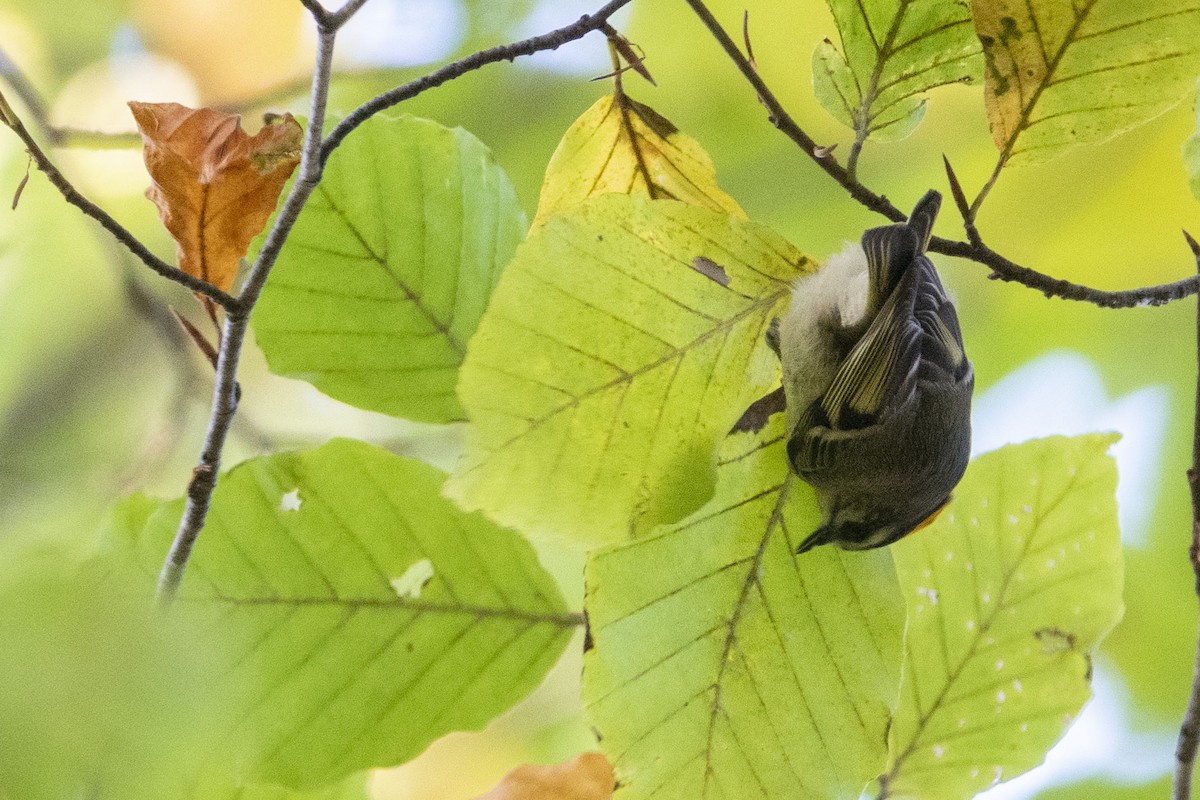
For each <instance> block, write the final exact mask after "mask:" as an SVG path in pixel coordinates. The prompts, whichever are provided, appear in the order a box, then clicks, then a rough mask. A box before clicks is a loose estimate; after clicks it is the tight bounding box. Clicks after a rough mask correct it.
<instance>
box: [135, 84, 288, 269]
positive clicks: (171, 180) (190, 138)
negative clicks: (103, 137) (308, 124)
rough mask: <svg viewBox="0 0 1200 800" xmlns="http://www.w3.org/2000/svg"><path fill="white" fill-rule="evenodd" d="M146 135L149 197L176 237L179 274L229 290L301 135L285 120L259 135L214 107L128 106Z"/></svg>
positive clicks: (268, 211)
mask: <svg viewBox="0 0 1200 800" xmlns="http://www.w3.org/2000/svg"><path fill="white" fill-rule="evenodd" d="M129 108H130V110H132V111H133V116H134V119H135V120H137V125H138V130H140V131H141V133H142V143H143V154H144V156H145V159H146V170H147V171H148V172H149V173H150V178H151V180H152V181H153V183H152V184H151V186H150V188H149V189H147V190H146V196H147V197H148V198H150V200H151V201H152V202H153V203H154V205H156V206H158V214H159V217H161V218H162V221H163V225H165V226H166V228H167V230H168V231H169V232H170V233H171V236H173V237H174V238H175V242H176V245H177V249H178V258H179V268H180V269H182V270H183V271H184V272H187V273H188V274H189V275H194V276H196V277H197V278H201V279H203V280H206V281H208V282H209V283H211V284H213V285H214V286H217V287H219V288H221V289H224V290H225V291H228V290H229V289H230V287H232V286H233V280H234V278H235V277H236V276H237V268H238V262H239V261H240V260H241V258H242V257H243V256H245V255H246V251H247V250H248V249H249V247H250V240H251V239H253V238H254V237H255V236H256V235H258V233H259V232H261V231H262V229H263V227H264V226H265V225H266V224H267V220H268V219H269V218H270V216H271V213H272V212H273V211H274V210H275V203H276V201H278V199H279V193H280V192H281V191H282V190H283V185H284V184H285V183H286V182H287V179H288V178H289V177H291V174H292V171H293V170H295V168H296V165H297V164H298V163H300V148H301V142H302V140H303V136H304V133H303V130H302V129H301V127H300V123H299V122H297V121H296V120H295V118H293V117H292V115H291V114H284V115H283V116H282V117H281V118H279V119H278V121H277V122H275V123H274V124H269V125H267V126H266V127H264V128H263V129H262V130H260V131H259V132H258V133H257V134H255V135H254V136H250V135H249V134H247V133H246V132H245V131H244V130H242V125H241V121H240V119H239V118H238V117H236V116H230V115H229V114H224V113H222V112H220V111H216V110H214V109H211V108H200V109H193V108H187V107H186V106H181V105H179V104H178V103H130V104H129Z"/></svg>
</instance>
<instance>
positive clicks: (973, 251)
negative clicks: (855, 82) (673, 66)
mask: <svg viewBox="0 0 1200 800" xmlns="http://www.w3.org/2000/svg"><path fill="white" fill-rule="evenodd" d="M685 2H686V3H687V4H688V5H689V6H690V7H691V8H692V10H693V11H694V12H695V14H696V16H697V17H699V18H700V21H701V22H702V23H704V25H705V27H706V28H708V30H709V33H711V34H712V37H713V38H714V39H715V40H716V41H717V43H718V44H719V45H721V48H722V49H723V50H724V51H725V53H726V54H727V55H728V56H729V58H730V60H731V61H733V63H734V65H735V66H736V67H737V68H738V70H739V71H740V72H741V73H742V75H743V76H744V77H745V78H746V81H747V83H749V84H750V85H751V86H752V87H753V88H754V91H755V92H757V93H758V98H759V100H760V101H761V102H762V104H763V105H764V106H765V107H766V109H767V112H768V114H769V118H770V121H771V124H772V125H774V126H775V127H776V128H778V129H779V130H780V131H781V132H782V133H783V134H784V135H786V136H787V137H788V138H789V139H791V140H792V141H794V142H795V143H796V144H798V145H799V146H800V149H802V150H803V151H804V152H805V153H806V154H807V155H808V157H809V158H811V159H812V160H813V161H814V162H815V163H816V165H817V166H818V167H820V168H821V169H822V170H824V171H825V173H826V174H827V175H829V177H831V178H833V179H834V180H835V181H836V182H837V183H838V185H839V186H841V187H842V188H843V189H845V190H846V192H847V194H849V195H850V196H851V197H852V198H854V199H855V200H857V201H858V202H859V203H860V204H862V205H863V206H864V207H866V208H868V209H870V210H871V211H874V212H876V213H877V214H880V215H881V216H884V217H886V218H887V219H889V220H891V221H892V222H902V221H903V220H904V219H905V216H904V214H903V213H901V212H900V210H899V209H897V208H896V207H895V206H894V205H892V203H891V201H889V200H888V199H887V198H886V197H884V196H883V195H880V194H876V193H875V192H874V191H872V190H871V189H870V188H868V187H867V186H866V185H864V184H863V183H862V182H860V181H859V180H858V179H857V178H855V177H854V176H853V175H852V174H851V173H850V171H849V170H847V169H846V168H844V167H842V166H841V165H840V164H838V163H837V161H836V160H834V158H833V156H832V154H831V153H830V151H829V149H828V148H823V147H819V146H818V145H817V144H816V142H814V141H813V139H812V137H810V136H809V135H808V134H807V133H805V132H804V130H803V129H802V128H801V127H800V126H799V125H798V124H796V121H795V120H793V119H792V118H791V117H790V116H789V115H788V113H787V112H786V111H785V110H784V108H783V106H782V105H781V104H780V102H779V100H778V99H777V98H776V97H775V95H774V94H773V93H772V92H771V90H770V89H769V88H768V87H767V85H766V83H764V82H763V80H762V78H761V77H759V75H758V72H757V71H756V70H755V69H754V67H753V66H752V65H751V64H750V62H749V61H748V60H747V59H746V57H745V56H744V55H742V52H741V50H739V49H738V47H737V45H736V44H734V42H733V39H731V38H730V37H729V34H728V33H726V31H725V29H724V28H723V27H722V26H721V23H720V22H718V21H717V19H716V18H715V17H714V16H713V15H712V12H711V11H709V10H708V7H707V6H706V5H705V4H704V0H685ZM992 182H994V176H993V180H992V181H990V182H989V187H990V183H992ZM952 188H953V184H952ZM959 191H960V192H961V187H960V190H959ZM964 220H965V221H967V222H969V223H970V225H971V227H970V228H968V236H971V235H972V231H973V230H974V227H973V226H974V213H973V212H972V211H970V210H968V211H967V213H966V214H964ZM975 236H976V239H975V240H974V241H966V242H962V241H957V240H954V239H943V238H941V237H938V236H935V237H933V239H931V240H930V242H929V250H931V251H932V252H935V253H941V254H943V255H948V256H955V257H957V258H963V259H966V260H968V261H974V262H975V263H977V264H982V265H984V266H986V267H989V268H990V269H991V275H990V276H989V277H991V278H993V279H995V280H1002V281H1012V282H1014V283H1020V284H1021V285H1023V286H1028V287H1029V288H1031V289H1036V290H1038V291H1040V292H1041V293H1042V294H1044V295H1046V296H1047V297H1058V298H1060V299H1063V300H1078V301H1082V302H1086V303H1092V304H1093V305H1097V306H1100V307H1102V308H1130V307H1133V306H1145V305H1162V304H1164V303H1169V302H1171V301H1173V300H1181V299H1183V298H1185V297H1191V296H1192V295H1195V294H1197V293H1200V275H1194V276H1192V277H1189V278H1184V279H1183V280H1179V281H1175V282H1174V283H1164V284H1161V285H1158V286H1146V287H1143V288H1139V289H1126V290H1121V291H1105V290H1103V289H1094V288H1092V287H1090V286H1084V285H1083V284H1078V283H1071V282H1070V281H1065V280H1061V279H1059V278H1054V277H1052V276H1050V275H1047V274H1045V273H1042V272H1038V271H1037V270H1034V269H1030V268H1029V267H1025V266H1021V265H1020V264H1017V263H1016V262H1014V261H1012V260H1010V259H1008V258H1005V257H1004V256H1002V255H1000V254H999V253H997V252H996V251H995V250H992V249H991V248H990V247H988V246H987V245H985V244H983V241H982V240H981V239H978V237H977V232H976V233H975Z"/></svg>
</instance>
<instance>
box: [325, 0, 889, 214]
mask: <svg viewBox="0 0 1200 800" xmlns="http://www.w3.org/2000/svg"><path fill="white" fill-rule="evenodd" d="M352 1H353V0H352ZM631 2H632V0H610V2H608V3H607V4H605V5H604V6H603V7H602V8H601V9H600V10H598V11H597V12H596V13H595V14H585V15H584V16H582V17H580V18H579V19H578V20H577V21H576V22H573V23H572V24H570V25H566V26H564V27H562V28H559V29H558V30H554V31H550V32H549V33H544V34H542V35H540V36H533V37H530V38H529V39H525V40H523V41H520V42H513V43H512V44H504V45H500V46H499V47H493V48H491V49H489V50H481V51H479V52H478V53H475V54H473V55H470V56H467V57H466V58H463V59H460V60H458V61H455V62H454V63H452V64H447V65H446V66H444V67H442V68H441V69H439V70H437V71H435V72H431V73H429V74H428V75H425V76H424V77H421V78H417V79H416V80H415V81H411V82H409V83H406V84H404V85H403V86H397V87H396V88H395V89H392V90H390V91H387V92H384V93H383V94H381V95H379V96H377V97H374V98H372V99H370V100H368V101H367V102H365V103H363V104H362V105H361V106H359V107H358V108H356V109H354V111H352V112H351V113H350V114H349V115H348V116H347V117H346V118H345V119H343V120H342V121H341V122H340V123H338V125H337V127H335V128H334V129H333V130H332V131H331V132H330V134H329V137H328V138H327V139H326V140H325V141H324V143H323V144H322V145H321V163H322V164H324V163H325V162H326V161H328V160H329V156H330V154H331V153H333V151H334V150H336V149H337V148H338V146H339V145H340V144H341V143H342V140H343V139H345V138H346V137H347V136H349V135H350V133H351V132H352V131H353V130H354V129H355V128H357V127H358V126H359V125H362V124H363V123H364V122H366V121H367V120H368V119H370V118H371V117H372V116H374V115H375V114H378V113H379V112H380V111H384V110H386V109H388V108H391V107H392V106H394V105H396V104H397V103H401V102H404V101H405V100H410V99H412V98H413V97H416V96H417V95H419V94H421V93H422V92H424V91H427V90H429V89H433V88H435V87H437V86H441V85H442V84H443V83H446V82H447V81H452V80H454V79H455V78H459V77H462V76H463V75H465V74H467V73H468V72H472V71H474V70H477V69H479V68H480V67H483V66H486V65H488V64H494V63H496V62H497V61H512V60H513V59H515V58H517V57H519V56H528V55H533V54H534V53H537V52H540V51H542V50H557V49H558V48H559V47H561V46H562V45H564V44H566V43H567V42H572V41H575V40H576V39H581V38H583V37H584V36H586V35H587V34H589V33H591V32H592V31H595V30H600V29H601V28H603V27H604V26H605V25H606V24H607V23H608V20H609V18H610V17H611V16H612V15H613V14H615V13H617V11H619V10H620V9H622V8H623V7H625V6H627V5H629V3H631ZM897 213H898V212H897Z"/></svg>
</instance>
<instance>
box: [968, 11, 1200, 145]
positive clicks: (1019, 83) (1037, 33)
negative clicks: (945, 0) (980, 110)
mask: <svg viewBox="0 0 1200 800" xmlns="http://www.w3.org/2000/svg"><path fill="white" fill-rule="evenodd" d="M971 11H972V13H973V16H974V20H975V30H976V33H977V34H978V35H979V39H980V41H981V42H982V43H983V54H984V58H985V60H986V62H987V66H986V69H985V72H984V75H985V79H986V80H985V83H984V87H985V93H984V99H985V100H986V103H987V112H988V122H989V123H990V125H991V129H992V138H993V139H994V140H995V142H996V147H997V148H998V149H999V150H1000V157H1001V161H1002V163H1014V164H1015V163H1034V162H1038V161H1046V160H1049V159H1051V158H1053V157H1054V156H1057V155H1058V154H1060V153H1062V152H1063V151H1064V150H1067V149H1069V148H1070V147H1071V146H1073V145H1075V144H1088V143H1096V142H1103V141H1106V140H1108V139H1111V138H1112V137H1113V136H1116V135H1117V134H1119V133H1122V132H1124V131H1127V130H1129V129H1131V128H1134V127H1136V126H1138V125H1141V124H1142V123H1144V122H1148V121H1149V120H1151V119H1153V118H1154V117H1156V116H1158V115H1159V114H1161V113H1163V112H1164V111H1166V110H1167V109H1168V108H1171V107H1172V106H1174V105H1175V104H1176V103H1178V102H1179V101H1180V100H1182V99H1183V98H1184V97H1185V96H1187V94H1188V93H1189V92H1190V91H1191V90H1192V84H1193V81H1194V80H1195V78H1196V73H1197V71H1200V46H1198V44H1197V42H1198V41H1200V7H1196V5H1195V4H1194V3H1193V2H1190V0H1159V1H1158V2H1154V3H1127V2H1120V0H972V3H971Z"/></svg>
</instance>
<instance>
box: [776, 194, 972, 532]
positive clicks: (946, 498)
mask: <svg viewBox="0 0 1200 800" xmlns="http://www.w3.org/2000/svg"><path fill="white" fill-rule="evenodd" d="M940 207H941V195H940V194H939V193H938V192H936V191H930V192H928V193H927V194H926V195H925V196H924V197H922V198H921V200H920V201H918V202H917V204H916V206H915V207H914V209H913V212H912V214H911V215H909V218H908V220H907V221H906V222H902V223H898V224H895V225H887V226H883V227H878V228H872V229H870V230H868V231H866V233H864V234H863V236H862V239H861V242H855V243H852V244H850V245H848V246H847V247H846V249H845V250H843V251H842V252H841V253H839V254H837V255H835V256H834V257H832V258H831V259H830V260H829V261H828V263H827V264H826V266H825V267H824V268H823V269H821V270H819V271H817V272H816V273H814V274H813V275H810V276H805V277H802V278H800V279H799V280H798V281H797V282H796V283H795V284H794V286H793V292H792V298H791V303H790V306H789V308H788V310H787V311H786V312H785V314H784V315H783V316H782V317H781V318H779V319H777V320H776V321H774V322H773V323H772V325H771V329H770V331H769V332H768V337H767V338H768V343H769V344H770V346H771V347H772V348H773V349H774V350H775V352H776V353H777V354H778V355H779V358H780V364H781V367H782V373H783V378H782V389H783V394H784V396H785V398H786V417H785V426H786V428H785V429H786V431H787V448H786V451H787V457H788V462H789V464H790V468H791V469H792V470H793V471H794V472H795V473H796V475H798V476H799V477H800V478H801V479H803V480H804V481H806V482H807V483H809V484H810V485H811V486H812V487H813V489H814V490H815V492H816V495H817V500H818V503H819V505H820V508H821V513H822V522H821V525H820V526H819V527H818V528H817V529H816V530H815V531H813V532H812V533H811V534H810V535H809V536H808V537H807V538H805V539H804V540H803V541H802V542H801V543H800V544H799V545H798V546H797V547H796V552H797V553H804V552H807V551H808V550H811V549H813V548H814V547H817V546H818V545H823V544H833V545H836V546H838V547H840V548H842V549H846V550H866V549H871V548H876V547H884V546H886V545H889V544H892V543H894V542H896V541H898V540H900V539H901V538H903V537H904V536H906V535H908V534H909V533H911V532H913V531H915V530H919V529H920V528H922V527H924V526H925V525H927V524H929V523H930V522H932V521H933V519H934V518H935V517H936V516H937V515H938V514H939V513H940V512H941V510H942V509H944V508H945V507H946V505H947V504H948V503H949V502H950V498H951V492H952V491H953V489H954V487H955V486H957V485H958V482H959V480H961V478H962V475H963V473H964V471H965V470H966V467H967V461H968V459H969V456H970V450H971V396H972V393H973V391H974V387H975V373H974V369H973V367H972V366H971V362H970V360H969V359H968V358H967V354H966V350H965V348H964V346H963V339H962V329H961V327H960V325H959V320H958V314H957V312H956V311H955V308H954V304H953V302H952V301H951V300H950V297H949V295H947V293H946V290H945V288H944V287H943V286H942V282H941V280H940V279H939V277H938V273H937V269H936V268H935V267H934V265H933V262H932V261H930V259H929V257H928V256H927V255H926V254H925V250H926V247H927V246H928V244H929V239H930V236H931V235H932V231H933V223H934V221H935V220H936V218H937V213H938V210H939V209H940Z"/></svg>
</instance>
